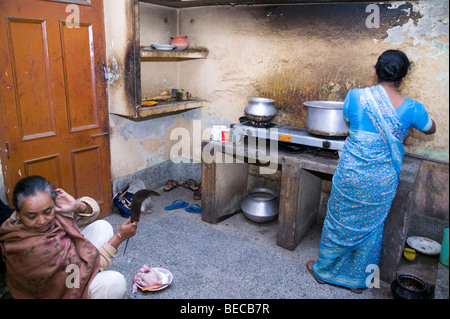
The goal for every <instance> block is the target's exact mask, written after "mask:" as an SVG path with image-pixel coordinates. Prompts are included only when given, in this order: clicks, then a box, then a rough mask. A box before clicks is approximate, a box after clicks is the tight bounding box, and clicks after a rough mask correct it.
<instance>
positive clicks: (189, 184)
mask: <svg viewBox="0 0 450 319" xmlns="http://www.w3.org/2000/svg"><path fill="white" fill-rule="evenodd" d="M181 185H182V186H183V187H185V188H189V189H190V190H192V191H196V190H198V186H199V185H197V182H196V181H194V180H193V179H192V178H189V179H188V180H187V181H185V182H184V183H183V184H181Z"/></svg>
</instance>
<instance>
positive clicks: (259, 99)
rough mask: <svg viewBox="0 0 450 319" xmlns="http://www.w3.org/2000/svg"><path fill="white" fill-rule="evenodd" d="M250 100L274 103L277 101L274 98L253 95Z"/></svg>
mask: <svg viewBox="0 0 450 319" xmlns="http://www.w3.org/2000/svg"><path fill="white" fill-rule="evenodd" d="M248 100H249V101H250V102H252V103H273V102H275V101H274V100H272V99H268V98H265V97H251V98H249V99H248Z"/></svg>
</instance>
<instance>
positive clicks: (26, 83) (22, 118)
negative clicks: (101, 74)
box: [7, 18, 56, 141]
mask: <svg viewBox="0 0 450 319" xmlns="http://www.w3.org/2000/svg"><path fill="white" fill-rule="evenodd" d="M7 26H8V31H9V32H8V35H9V37H8V38H9V48H10V55H11V64H12V73H13V74H12V77H13V83H14V86H15V95H16V96H15V98H16V107H17V116H18V121H19V132H20V133H19V134H20V138H21V140H22V141H26V140H30V139H37V138H41V137H46V136H53V135H56V133H55V121H54V114H53V113H54V112H53V106H54V105H53V100H52V94H51V86H50V85H49V83H50V81H49V80H50V67H49V57H48V50H47V33H46V28H45V20H42V19H20V18H8V19H7Z"/></svg>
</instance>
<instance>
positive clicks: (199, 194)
mask: <svg viewBox="0 0 450 319" xmlns="http://www.w3.org/2000/svg"><path fill="white" fill-rule="evenodd" d="M192 198H193V199H195V200H200V199H202V192H201V191H199V190H198V191H195V192H194V195H192Z"/></svg>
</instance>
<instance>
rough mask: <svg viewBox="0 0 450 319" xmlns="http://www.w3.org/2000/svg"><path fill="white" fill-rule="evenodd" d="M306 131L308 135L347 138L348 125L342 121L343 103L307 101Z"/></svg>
mask: <svg viewBox="0 0 450 319" xmlns="http://www.w3.org/2000/svg"><path fill="white" fill-rule="evenodd" d="M303 104H304V105H305V106H307V107H308V115H307V118H306V129H307V130H308V132H309V133H311V134H315V135H322V136H324V135H325V136H347V135H348V131H349V129H348V124H347V122H346V121H345V119H344V111H343V107H344V102H335V101H309V102H304V103H303Z"/></svg>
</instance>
